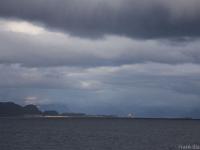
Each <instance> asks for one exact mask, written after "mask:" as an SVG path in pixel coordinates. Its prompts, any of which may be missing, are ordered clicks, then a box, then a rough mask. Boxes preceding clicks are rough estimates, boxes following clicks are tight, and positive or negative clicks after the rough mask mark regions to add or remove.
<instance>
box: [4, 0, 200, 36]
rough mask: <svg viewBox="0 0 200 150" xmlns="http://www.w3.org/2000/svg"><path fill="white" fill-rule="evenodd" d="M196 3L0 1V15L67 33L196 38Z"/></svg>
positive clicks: (158, 0)
mask: <svg viewBox="0 0 200 150" xmlns="http://www.w3.org/2000/svg"><path fill="white" fill-rule="evenodd" d="M199 7H200V1H199V0H167V1H166V0H107V1H106V0H81V1H79V0H42V1H41V0H34V1H27V0H15V1H13V0H1V1H0V16H4V17H17V18H22V19H26V20H31V21H39V22H42V23H44V24H45V25H46V26H48V27H50V28H57V29H61V30H65V31H67V32H68V33H71V34H74V35H78V36H87V37H98V36H102V35H105V34H117V35H125V36H130V37H137V38H167V37H175V38H180V37H185V36H187V37H188V36H189V37H199V35H200V30H199V26H200V15H199V14H200V11H199Z"/></svg>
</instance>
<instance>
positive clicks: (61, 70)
mask: <svg viewBox="0 0 200 150" xmlns="http://www.w3.org/2000/svg"><path fill="white" fill-rule="evenodd" d="M199 8H200V1H199V0H32V1H28V0H15V1H13V0H0V101H13V102H16V103H18V104H22V105H25V104H36V105H38V106H40V107H41V108H51V109H57V110H58V111H70V112H84V113H89V114H116V115H127V114H128V113H133V114H135V115H136V116H145V117H199V118H200V109H199V106H200V28H199V27H200V9H199Z"/></svg>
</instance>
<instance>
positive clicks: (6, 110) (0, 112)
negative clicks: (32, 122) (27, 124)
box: [0, 102, 24, 116]
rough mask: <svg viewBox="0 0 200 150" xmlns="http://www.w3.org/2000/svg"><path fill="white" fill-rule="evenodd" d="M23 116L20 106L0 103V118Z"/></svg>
mask: <svg viewBox="0 0 200 150" xmlns="http://www.w3.org/2000/svg"><path fill="white" fill-rule="evenodd" d="M23 114H24V109H23V107H22V106H20V105H17V104H15V103H13V102H0V116H21V115H23Z"/></svg>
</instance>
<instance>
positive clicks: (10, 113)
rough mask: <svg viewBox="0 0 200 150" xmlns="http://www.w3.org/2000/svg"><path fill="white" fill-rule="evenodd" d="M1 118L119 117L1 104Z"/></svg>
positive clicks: (8, 103) (34, 106) (10, 103)
mask: <svg viewBox="0 0 200 150" xmlns="http://www.w3.org/2000/svg"><path fill="white" fill-rule="evenodd" d="M0 117H107V118H108V117H117V116H113V115H87V114H85V113H71V112H65V113H59V112H57V111H55V110H46V111H41V110H39V108H38V107H37V106H36V105H32V104H30V105H26V106H21V105H18V104H15V103H13V102H0Z"/></svg>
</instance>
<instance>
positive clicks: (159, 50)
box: [0, 20, 200, 67]
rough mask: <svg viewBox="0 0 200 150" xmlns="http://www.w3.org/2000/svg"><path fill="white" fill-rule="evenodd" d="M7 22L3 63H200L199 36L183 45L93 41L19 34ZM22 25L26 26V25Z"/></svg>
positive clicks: (0, 39) (1, 35)
mask: <svg viewBox="0 0 200 150" xmlns="http://www.w3.org/2000/svg"><path fill="white" fill-rule="evenodd" d="M3 23H4V24H6V25H7V26H8V27H9V25H10V23H12V21H8V20H7V21H5V20H0V27H1V29H0V45H1V48H0V62H1V63H7V64H12V63H13V64H17V63H18V64H22V65H24V66H32V67H33V66H35V67H47V66H76V67H94V66H118V65H124V64H134V63H145V62H157V63H166V64H181V63H197V64H199V62H200V52H199V48H200V44H199V39H196V40H194V41H186V42H182V43H181V44H174V43H168V42H164V41H162V40H133V39H130V38H126V37H120V36H105V37H104V38H103V39H98V40H90V39H84V38H77V37H72V36H69V35H67V34H63V33H59V32H50V31H48V30H45V29H43V30H42V32H41V33H39V34H38V35H30V34H29V33H27V34H26V33H18V30H19V29H16V25H15V24H14V26H13V28H12V30H16V31H10V30H9V28H8V27H7V26H6V25H2V24H3ZM20 23H21V22H20V21H17V22H16V24H20ZM30 25H31V24H30ZM30 25H29V26H30ZM29 26H28V29H29V28H30V29H29V30H30V31H28V32H31V31H32V30H33V29H32V28H33V27H38V26H33V27H29ZM7 28H8V29H7ZM21 28H22V29H23V26H22V27H21ZM32 32H33V31H32Z"/></svg>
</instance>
